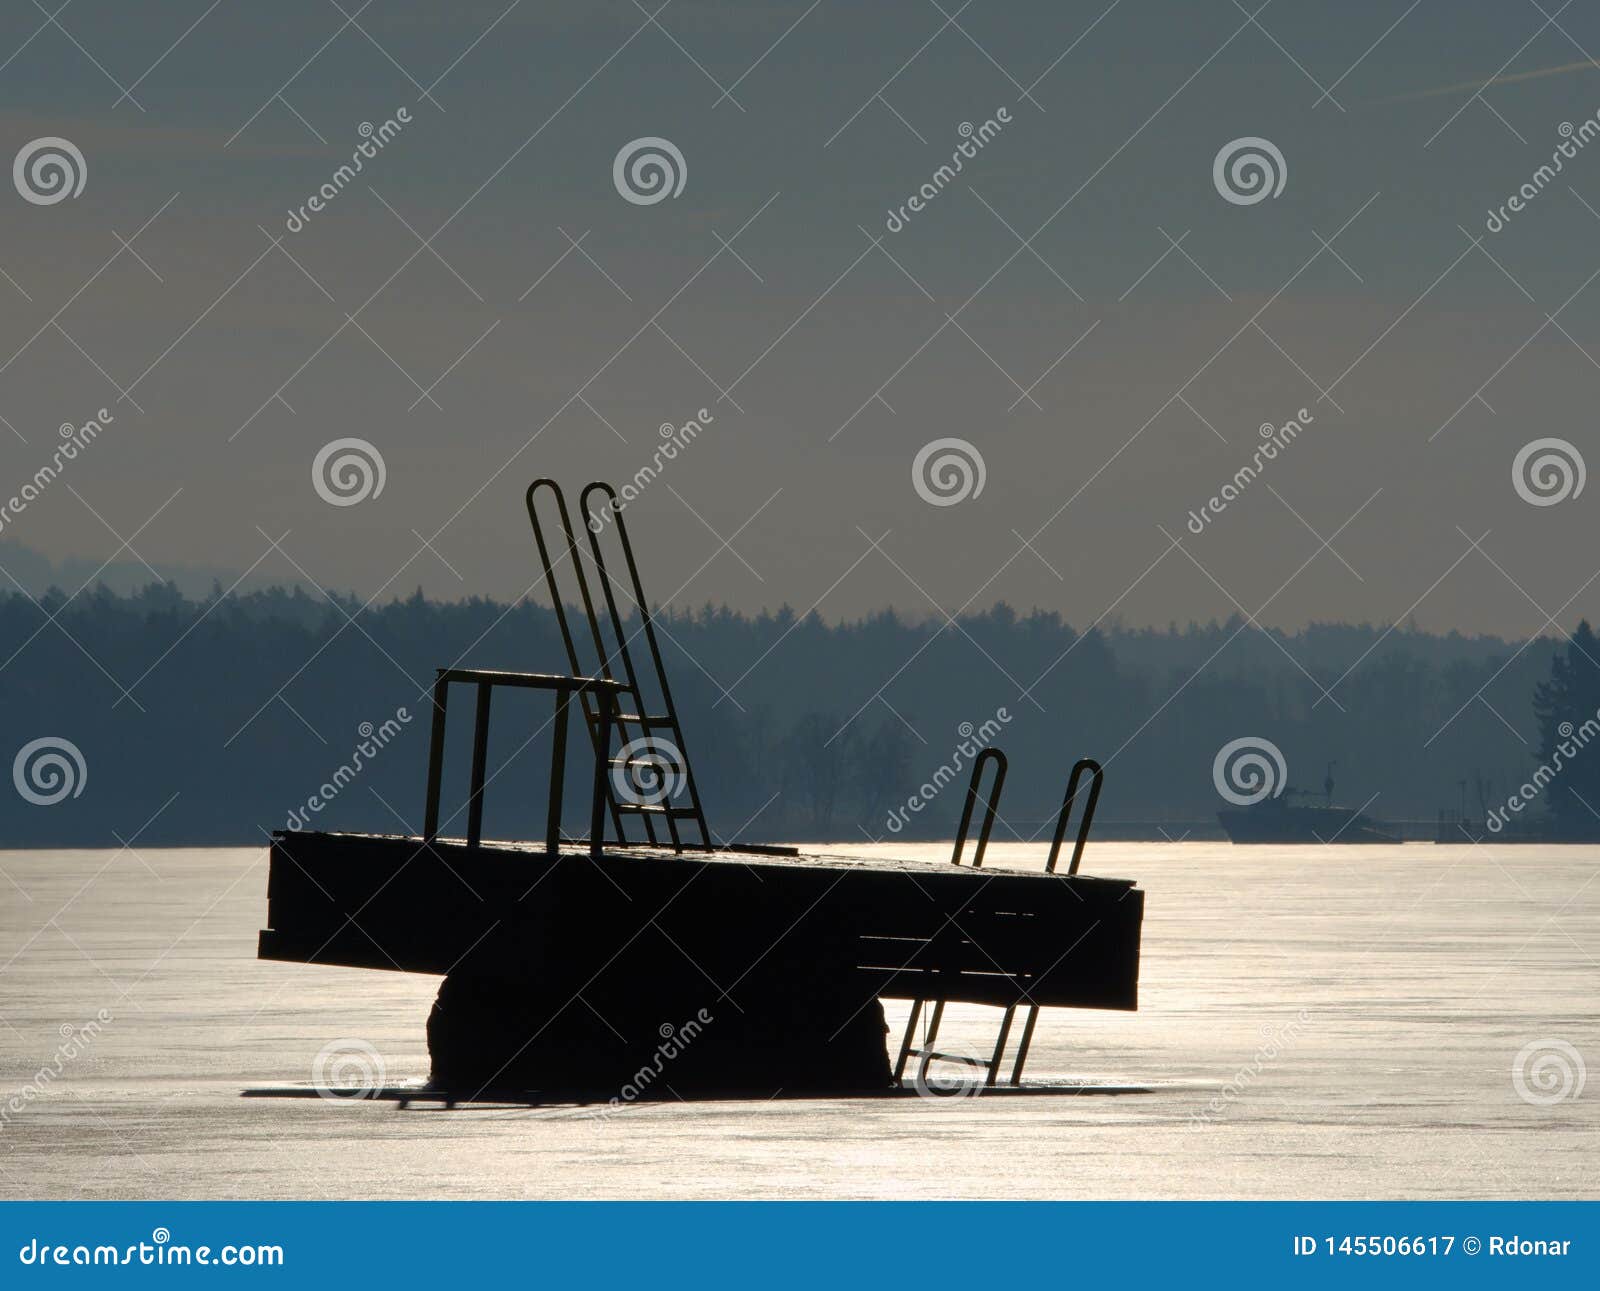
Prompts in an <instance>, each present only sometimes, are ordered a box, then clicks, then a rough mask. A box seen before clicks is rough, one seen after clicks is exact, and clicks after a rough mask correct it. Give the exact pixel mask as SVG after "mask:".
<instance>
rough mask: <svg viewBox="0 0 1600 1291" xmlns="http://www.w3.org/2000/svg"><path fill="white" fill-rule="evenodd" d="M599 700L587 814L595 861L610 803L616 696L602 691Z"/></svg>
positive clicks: (591, 854)
mask: <svg viewBox="0 0 1600 1291" xmlns="http://www.w3.org/2000/svg"><path fill="white" fill-rule="evenodd" d="M599 700H600V732H599V740H598V747H597V748H596V749H595V755H594V802H593V805H592V809H591V811H590V813H589V855H590V856H591V857H593V858H594V859H595V860H599V859H600V853H601V852H602V851H603V850H604V849H605V840H606V807H607V806H608V805H609V803H610V802H611V796H610V794H609V793H608V792H607V785H606V776H607V774H608V773H609V772H610V770H611V717H612V713H613V711H614V710H615V706H616V702H617V699H616V696H615V695H614V694H613V693H612V692H611V691H609V690H605V691H602V692H601V693H600V696H599Z"/></svg>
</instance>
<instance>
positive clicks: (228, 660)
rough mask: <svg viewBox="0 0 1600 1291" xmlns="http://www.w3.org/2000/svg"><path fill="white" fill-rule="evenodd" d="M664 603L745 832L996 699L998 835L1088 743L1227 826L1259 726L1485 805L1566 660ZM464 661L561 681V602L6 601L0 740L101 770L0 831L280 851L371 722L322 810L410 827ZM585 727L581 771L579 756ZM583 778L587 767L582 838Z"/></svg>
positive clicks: (928, 754) (1009, 831) (1039, 804)
mask: <svg viewBox="0 0 1600 1291" xmlns="http://www.w3.org/2000/svg"><path fill="white" fill-rule="evenodd" d="M659 622H660V627H661V631H662V643H663V648H664V651H665V653H666V656H667V663H668V667H669V670H670V675H671V680H672V684H673V687H674V690H675V692H676V698H677V701H678V706H679V709H680V712H681V714H682V717H683V721H684V727H685V732H686V736H687V741H688V744H689V750H690V753H691V755H692V757H693V760H694V764H695V768H696V771H697V774H698V776H699V780H700V787H701V792H702V795H703V797H704V799H705V802H706V805H707V808H708V811H709V813H710V816H711V821H712V825H713V827H714V828H715V829H716V830H717V831H718V832H720V833H721V834H723V835H724V836H728V835H733V834H741V835H742V836H743V837H744V838H746V839H749V840H762V839H769V840H770V839H784V838H787V839H807V840H823V839H855V840H860V839H863V838H864V837H872V838H879V837H882V836H884V835H885V834H886V833H887V832H888V831H887V829H886V821H887V818H888V817H889V815H890V813H891V812H892V811H893V810H894V809H895V808H897V807H900V806H903V805H904V804H905V802H906V800H907V798H908V796H909V795H911V794H913V793H915V792H917V790H918V787H919V786H921V785H922V784H924V783H925V782H927V781H929V780H930V779H931V778H932V777H933V776H934V775H935V774H936V772H937V771H938V769H939V768H940V767H941V766H944V765H946V764H949V763H952V761H953V760H959V759H957V758H956V750H957V747H958V746H959V745H960V744H961V742H962V731H963V730H966V729H967V728H965V727H963V725H962V724H963V723H970V724H971V727H982V725H983V724H984V723H985V722H986V721H989V720H991V719H995V718H996V715H997V713H999V711H1000V710H1002V709H1004V710H1005V712H1006V716H1007V718H1008V719H1009V720H1005V721H1002V722H1000V731H999V734H998V735H996V736H995V737H994V742H995V743H996V744H998V745H999V746H1000V747H1002V748H1003V749H1004V750H1005V752H1006V753H1007V755H1008V757H1009V758H1010V764H1011V775H1010V781H1009V783H1008V785H1007V789H1006V796H1005V802H1004V803H1003V804H1002V816H1003V819H1004V822H1005V823H1004V825H1002V826H1001V827H1000V831H999V833H998V834H997V837H1000V838H1010V837H1013V836H1017V837H1024V838H1027V837H1032V836H1035V835H1036V834H1037V833H1039V832H1040V831H1041V830H1044V831H1048V827H1049V824H1050V822H1051V821H1052V820H1053V818H1054V812H1055V808H1056V805H1057V801H1058V799H1059V795H1060V792H1061V788H1062V785H1063V782H1064V779H1065V775H1066V770H1067V768H1068V767H1069V766H1070V764H1071V763H1072V761H1073V760H1074V759H1075V758H1077V757H1079V756H1082V755H1086V754H1087V755H1092V756H1095V757H1097V758H1099V759H1100V760H1101V761H1102V762H1104V763H1105V764H1106V768H1107V785H1106V792H1105V796H1104V798H1103V800H1102V802H1101V804H1100V821H1101V823H1102V827H1103V829H1104V830H1106V831H1113V830H1120V831H1121V832H1123V833H1130V832H1131V833H1136V834H1139V835H1141V836H1150V837H1159V836H1160V834H1159V833H1158V832H1157V831H1158V829H1162V830H1165V831H1166V832H1167V833H1169V834H1170V835H1172V836H1173V837H1178V836H1180V835H1182V834H1183V833H1184V832H1185V831H1186V830H1190V831H1194V834H1195V835H1197V836H1204V835H1207V834H1209V835H1212V836H1215V816H1214V813H1215V811H1216V809H1217V807H1218V806H1219V805H1221V804H1220V802H1219V798H1218V795H1217V792H1216V789H1215V788H1214V786H1213V783H1212V761H1213V758H1214V757H1215V755H1216V753H1217V751H1218V749H1219V748H1220V747H1221V746H1222V745H1223V744H1225V743H1227V742H1228V741H1230V740H1233V739H1235V738H1238V737H1240V736H1260V737H1264V738H1266V739H1268V740H1271V741H1272V742H1273V743H1274V744H1276V745H1277V746H1278V747H1279V748H1280V749H1281V750H1282V751H1283V753H1284V755H1285V757H1286V760H1287V763H1288V768H1289V780H1290V783H1291V784H1294V785H1297V786H1300V787H1303V788H1305V789H1307V790H1312V791H1315V792H1317V793H1320V792H1321V790H1322V786H1323V780H1324V776H1325V774H1326V772H1327V768H1328V764H1329V763H1330V762H1335V761H1336V762H1337V764H1338V765H1337V768H1336V769H1335V770H1334V772H1333V776H1334V780H1335V781H1336V786H1337V787H1336V790H1335V799H1336V801H1340V802H1343V803H1345V804H1348V805H1352V806H1360V805H1362V804H1364V803H1367V802H1368V801H1369V799H1370V800H1371V803H1370V806H1369V808H1368V810H1369V811H1370V812H1371V813H1372V814H1373V815H1375V816H1377V817H1379V818H1382V819H1388V820H1402V819H1410V820H1431V819H1433V818H1434V817H1435V816H1436V814H1437V812H1438V810H1439V809H1440V808H1441V807H1450V808H1457V807H1459V806H1460V805H1461V795H1462V790H1461V787H1460V782H1462V781H1463V780H1464V781H1466V782H1467V785H1468V788H1467V798H1468V801H1467V807H1468V810H1469V813H1470V814H1472V815H1480V814H1481V808H1480V803H1479V801H1478V798H1479V782H1480V781H1481V782H1486V783H1484V784H1483V791H1482V796H1483V797H1484V799H1485V800H1486V801H1488V802H1490V803H1493V802H1495V801H1503V800H1504V798H1505V796H1506V794H1507V793H1508V792H1510V791H1511V789H1512V788H1513V787H1514V786H1515V785H1517V784H1519V783H1520V782H1522V781H1523V780H1524V779H1525V778H1526V777H1527V776H1528V775H1529V774H1530V773H1531V771H1532V769H1533V766H1534V763H1535V760H1536V756H1537V754H1538V753H1539V750H1540V748H1541V743H1542V737H1541V727H1540V723H1539V721H1538V719H1537V718H1536V715H1535V711H1534V692H1535V687H1536V686H1537V685H1538V684H1540V683H1546V682H1548V680H1549V679H1550V677H1551V665H1552V660H1553V658H1554V657H1555V656H1556V655H1557V654H1558V653H1560V654H1562V655H1565V654H1567V653H1569V651H1568V650H1567V648H1566V647H1565V646H1564V645H1563V646H1560V648H1559V650H1558V644H1557V642H1556V641H1555V640H1552V639H1546V638H1541V639H1539V640H1537V641H1534V642H1533V643H1532V644H1528V645H1524V644H1523V643H1521V642H1512V643H1508V642H1504V641H1501V640H1497V639H1493V638H1469V637H1462V636H1459V635H1455V634H1450V635H1433V634H1429V633H1425V632H1420V631H1416V630H1414V629H1411V628H1406V627H1402V628H1395V629H1389V630H1386V629H1383V628H1380V627H1371V626H1342V625H1317V626H1312V627H1309V628H1306V629H1304V630H1303V631H1299V632H1295V633H1282V632H1277V631H1263V630H1260V629H1257V628H1255V627H1253V626H1250V625H1248V624H1246V623H1244V622H1243V621H1241V620H1235V621H1232V622H1228V623H1210V624H1206V625H1194V624H1191V625H1190V626H1188V627H1184V628H1180V627H1178V626H1176V625H1174V626H1171V627H1169V628H1168V629H1166V630H1164V631H1157V630H1144V629H1139V630H1130V629H1124V628H1120V627H1106V626H1102V627H1101V628H1098V629H1095V630H1091V631H1081V630H1079V629H1078V628H1075V627H1074V626H1072V625H1070V624H1068V623H1066V622H1064V621H1063V620H1062V619H1061V618H1060V617H1059V616H1058V615H1056V614H1053V613H1045V612H1033V613H1029V614H1018V613H1016V612H1015V611H1013V610H1012V609H1010V608H1009V607H1007V606H1005V605H999V606H996V607H995V608H994V609H992V610H990V611H988V612H986V613H982V614H975V615H971V616H969V617H964V618H962V619H961V620H960V621H959V622H958V623H956V624H954V625H951V624H945V625H943V626H942V627H941V626H940V625H939V624H938V623H933V622H920V623H913V622H908V621H906V620H904V619H902V618H899V617H897V616H896V615H895V614H893V613H884V614H881V615H876V616H873V617H870V618H868V619H866V620H863V621H860V622H854V623H844V624H834V625H830V624H827V623H824V622H823V621H822V620H821V619H820V618H818V617H816V616H815V615H813V616H810V617H807V618H803V619H797V618H796V616H795V615H794V614H793V613H792V612H791V611H789V610H787V609H785V610H782V611H779V612H778V613H775V614H766V613H764V614H761V615H757V616H747V615H743V614H738V613H734V612H732V611H730V610H728V609H725V608H717V607H713V606H706V607H705V608H704V609H702V610H699V611H695V612H673V613H668V614H665V615H663V616H662V617H661V619H660V620H659ZM642 653H643V652H642V651H641V657H642ZM447 664H456V665H461V666H473V667H491V668H509V669H519V670H526V671H548V672H566V671H568V666H567V661H566V657H565V654H564V651H563V648H562V646H561V643H560V639H559V636H558V634H557V632H556V628H555V622H554V615H553V613H552V611H550V610H549V609H547V608H542V607H540V606H536V605H532V604H528V603H523V604H519V605H516V606H514V607H507V606H505V605H502V604H496V603H494V602H491V601H487V600H468V601H462V602H446V603H442V602H435V601H429V600H426V599H424V598H423V596H422V594H421V593H420V592H419V593H418V594H417V595H416V596H414V597H412V598H410V599H407V600H401V601H395V602H391V603H388V604H384V605H375V606H372V607H371V608H366V609H363V608H362V605H361V602H360V601H359V600H357V599H354V598H340V599H337V600H329V599H326V598H322V597H314V596H311V595H308V594H307V593H305V592H303V591H299V590H295V591H284V590H268V591H263V592H253V593H250V594H248V595H232V596H227V597H223V596H221V595H220V589H219V592H218V594H217V595H214V596H212V597H209V598H203V599H200V600H193V599H188V598H186V597H184V596H183V595H182V594H180V593H179V592H178V591H177V590H176V589H175V588H174V587H172V586H171V585H166V586H160V585H152V586H150V587H148V588H146V589H145V590H144V591H143V592H140V593H138V594H135V595H128V596H121V595H117V594H114V593H112V592H110V591H107V590H105V589H103V588H102V589H97V590H90V591H85V592H84V593H82V594H81V595H78V596H76V597H75V598H73V599H71V600H70V602H69V601H68V600H67V598H66V597H65V595H64V594H62V593H58V592H51V593H49V594H48V595H46V596H44V597H42V598H40V599H39V600H38V601H37V602H36V601H34V600H32V599H31V598H29V597H26V596H23V595H20V594H13V595H8V596H4V597H0V717H3V729H4V733H5V742H4V746H3V749H0V753H3V755H4V758H5V759H6V760H7V761H8V762H9V761H10V760H11V759H12V758H13V757H14V756H15V755H16V753H17V751H18V750H19V749H20V748H22V747H23V746H24V745H26V744H28V743H29V742H31V741H34V740H36V739H39V738H41V737H47V736H48V737H58V738H60V739H65V740H69V741H71V742H72V744H74V745H75V746H76V747H77V748H78V749H79V750H80V751H81V753H82V755H83V758H84V762H85V765H86V768H87V775H86V779H85V782H84V785H83V791H82V793H81V794H79V795H78V796H76V797H69V798H66V799H65V800H63V801H61V802H59V803H56V804H54V805H50V806H37V805H33V804H30V803H29V802H27V801H25V800H24V798H23V797H22V796H21V795H20V794H19V793H17V792H14V791H13V786H11V785H6V786H5V792H4V793H3V794H0V827H3V834H0V845H3V846H7V847H21V846H49V845H82V846H96V847H100V846H113V847H114V846H118V845H119V839H120V840H123V841H127V842H131V843H134V845H135V846H137V845H142V844H148V845H158V844H200V843H251V842H262V841H264V838H265V835H264V832H263V831H265V830H270V829H274V828H280V827H282V826H283V824H284V823H285V821H286V820H287V819H288V818H289V815H290V813H291V812H294V811H301V812H304V811H305V807H306V803H307V800H308V799H309V798H311V797H312V796H313V795H318V794H319V790H320V787H321V786H323V785H324V784H325V783H327V782H330V780H331V778H332V777H333V776H334V775H335V774H336V772H337V771H338V769H339V768H340V767H341V766H347V765H349V764H350V763H351V761H352V758H353V756H354V755H355V753H356V752H357V750H358V747H359V746H360V745H361V744H362V742H363V733H364V732H367V731H370V730H371V729H372V728H378V729H379V730H381V731H384V732H385V733H386V734H385V735H384V736H383V737H382V738H381V739H380V740H379V741H378V742H380V743H382V747H381V748H377V749H376V750H375V751H374V752H373V753H371V754H370V755H363V756H361V757H360V758H358V759H356V761H357V762H358V763H359V764H360V769H359V773H358V774H356V775H355V776H354V778H351V779H348V782H347V783H340V784H338V785H336V786H335V787H336V789H337V792H336V793H335V794H334V795H333V796H332V798H331V800H330V801H328V802H327V803H326V805H324V806H323V807H322V809H321V810H320V811H319V812H317V813H315V815H314V816H310V817H308V818H310V819H312V821H313V824H314V826H315V827H322V828H343V829H361V830H372V831H402V830H411V831H415V830H416V829H417V828H418V827H419V825H420V817H421V811H422V790H423V779H424V769H425V766H426V760H427V745H428V735H427V729H428V715H429V710H428V701H427V688H428V686H429V685H430V683H431V680H432V675H433V669H434V668H435V667H437V666H440V665H447ZM1325 694H1326V698H1325V697H1324V695H1325ZM402 708H403V709H405V710H406V711H407V714H408V715H409V717H410V719H411V720H410V721H403V720H401V719H399V718H398V717H397V714H398V711H399V710H400V709H402ZM547 713H548V704H547V700H546V699H545V698H544V697H543V696H539V697H531V696H526V695H517V694H507V695H504V696H497V698H496V701H495V710H494V721H493V730H492V739H491V748H490V764H491V767H492V768H494V769H496V770H497V771H498V774H497V776H496V778H495V779H494V781H493V782H492V784H491V786H490V789H489V792H488V794H487V799H488V810H487V816H486V832H488V833H489V834H491V835H497V836H519V837H537V836H539V834H540V832H541V828H542V826H541V821H542V812H543V810H544V796H545V791H544V782H545V776H546V771H545V765H546V764H545V758H546V756H547V742H546V739H545V738H543V737H541V738H539V739H536V740H533V741H532V742H529V740H528V737H529V735H530V734H531V733H532V732H533V731H535V730H537V729H538V726H539V724H540V723H542V722H543V721H544V720H545V718H546V716H547ZM1588 716H1592V714H1588V713H1584V714H1574V715H1573V719H1572V720H1573V721H1574V722H1575V723H1576V722H1581V721H1582V720H1583V719H1584V718H1585V717H1588ZM390 719H394V720H395V722H396V725H395V726H391V727H388V728H385V727H384V725H383V724H384V723H385V722H386V721H389V720H390ZM470 721H471V702H470V695H469V694H468V693H467V692H460V693H459V694H458V696H457V697H456V699H455V701H454V704H453V707H452V722H451V743H450V756H449V770H450V775H449V777H448V778H447V784H446V811H447V813H448V812H449V811H451V810H454V808H455V807H456V806H458V805H459V803H460V800H461V797H462V795H463V794H464V787H463V786H464V779H465V768H466V765H467V761H468V751H467V747H466V738H467V729H466V728H467V727H468V726H469V725H470ZM363 723H369V724H370V727H364V726H363V725H362V724H363ZM991 729H993V728H991ZM574 736H575V740H581V738H582V737H581V734H580V733H579V732H576V731H575V732H574ZM367 742H368V746H369V748H371V746H372V744H373V741H372V740H368V741H367ZM571 747H572V748H573V749H574V750H575V751H576V752H575V753H574V755H573V756H571V757H570V759H569V760H570V761H571V762H573V763H575V764H586V763H587V756H586V754H585V753H584V751H583V749H582V748H581V746H580V745H579V744H578V743H576V742H575V743H574V744H573V745H572V746H571ZM1597 760H1600V759H1597ZM965 779H966V769H965V766H962V769H961V771H960V773H959V775H958V776H957V777H956V780H955V782H954V783H953V784H952V785H951V787H950V788H948V789H946V790H944V791H943V792H942V793H940V794H938V795H937V796H936V797H935V798H934V800H933V801H932V803H931V805H929V806H928V807H927V808H926V809H925V810H923V811H922V812H920V814H916V815H914V816H911V817H910V819H911V822H912V823H911V824H910V825H909V826H907V827H906V829H905V836H927V837H931V836H945V835H948V834H949V833H950V832H952V829H953V825H954V822H955V819H956V817H957V815H958V814H959V810H960V805H961V796H962V788H963V787H964V785H965ZM1374 795H1376V796H1375V797H1374ZM321 796H322V797H325V798H326V797H327V796H328V795H326V794H322V795H321ZM584 797H585V793H584V790H583V789H582V787H581V786H580V785H579V782H578V780H577V778H576V771H574V780H573V788H572V789H571V790H569V798H568V803H569V807H571V808H572V813H571V820H570V822H569V825H570V827H572V828H574V829H577V828H581V827H582V826H581V824H580V819H579V818H580V814H581V805H582V801H583V799H584ZM1597 806H1600V804H1597ZM452 828H453V829H454V830H455V831H457V832H459V831H460V830H461V828H462V826H461V824H460V821H459V818H458V820H457V822H456V823H455V825H454V826H453V827H452ZM135 840H137V841H135Z"/></svg>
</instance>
